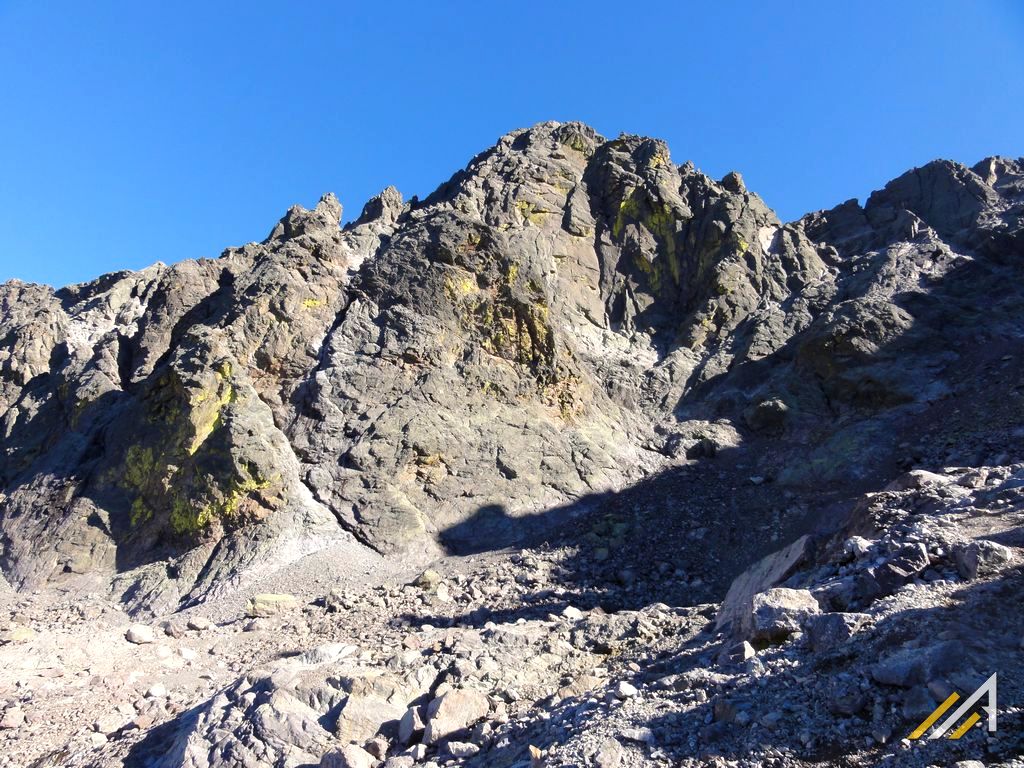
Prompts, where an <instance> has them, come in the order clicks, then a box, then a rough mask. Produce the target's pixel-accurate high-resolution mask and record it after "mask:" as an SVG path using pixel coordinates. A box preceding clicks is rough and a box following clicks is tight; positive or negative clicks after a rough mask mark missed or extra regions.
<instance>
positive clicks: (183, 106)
mask: <svg viewBox="0 0 1024 768" xmlns="http://www.w3.org/2000/svg"><path fill="white" fill-rule="evenodd" d="M1022 9H1024V4H1021V3H1018V2H1014V0H1007V1H1006V2H996V1H993V2H981V1H978V2H943V1H941V0H929V1H928V2H893V1H892V0H888V1H887V2H858V3H845V2H843V3H840V2H821V0H814V1H813V2H778V3H768V2H756V3H755V2H728V1H723V2H714V3H712V2H701V3H684V2H678V1H677V2H664V3H662V2H643V3H622V2H616V3H605V2H599V1H597V0H592V1H590V2H561V3H557V2H554V3H553V2H532V1H531V0H517V1H516V2H514V3H481V2H444V3H426V2H422V1H421V2H416V3H406V2H370V3H367V2H359V3H340V2H339V3H332V2H321V3H269V2H259V1H256V0H249V1H247V2H238V3H231V2H220V1H218V2H210V0H205V1H204V2H191V0H180V1H178V2H169V3H152V2H137V3H130V2H118V3H113V2H104V1H103V0H96V1H95V2H88V3H83V2H38V0H0V99H2V100H0V104H2V112H0V115H2V118H0V280H4V279H7V278H10V277H18V278H21V279H24V280H33V281H40V282H48V283H51V284H65V283H69V282H75V281H81V280H85V279H88V278H90V277H92V276H95V275H97V274H99V273H102V272H107V271H111V270H115V269H122V268H138V267H142V266H144V265H146V264H149V263H151V262H154V261H157V260H160V261H165V262H171V261H176V260H179V259H183V258H191V257H199V256H216V255H218V254H219V253H220V251H221V250H222V249H223V248H224V247H226V246H228V245H235V244H241V243H244V242H248V241H250V240H260V239H262V238H263V237H265V236H266V234H267V232H269V230H270V229H271V227H272V225H273V223H274V222H275V221H276V220H277V219H278V218H279V217H280V216H281V214H282V213H283V212H284V211H285V209H287V207H288V206H289V205H291V204H293V203H301V204H303V205H306V206H309V205H312V204H313V203H315V202H316V200H317V198H318V197H319V196H320V195H321V194H322V193H323V192H326V191H328V190H330V191H334V192H336V193H337V194H338V196H339V197H340V198H341V200H342V203H343V204H344V205H345V208H346V213H345V215H346V218H351V217H355V216H357V215H358V214H359V211H360V209H361V208H362V205H363V203H364V202H365V200H366V199H367V198H368V197H370V196H371V195H373V194H375V193H376V192H378V191H379V190H380V189H382V188H383V187H385V186H387V185H388V184H394V185H395V186H397V187H398V188H399V189H400V190H401V191H402V193H403V194H404V195H405V196H406V197H408V196H410V195H412V194H419V195H424V194H426V193H428V192H430V191H431V190H432V189H433V188H434V187H436V186H437V185H438V184H440V183H441V182H442V181H444V180H445V179H447V178H448V177H449V176H450V175H451V174H452V173H453V172H454V171H456V170H457V169H459V168H461V167H462V166H464V165H465V163H466V162H467V161H468V160H469V159H470V158H471V157H472V156H473V155H474V154H476V153H477V152H479V151H481V150H483V149H485V148H486V147H488V146H490V145H491V144H492V143H493V142H494V140H495V139H497V138H498V137H499V136H500V135H501V134H503V133H505V132H507V131H509V130H511V129H513V128H517V127H523V126H528V125H531V124H533V123H535V122H539V121H541V120H549V119H555V120H573V119H578V120H583V121H586V122H588V123H590V124H592V125H593V126H595V127H596V128H597V129H598V130H599V131H600V132H602V133H604V134H605V135H606V136H616V135H618V134H619V133H620V132H623V131H626V132H630V133H641V134H648V135H653V136H658V137H661V138H664V139H666V140H667V141H668V142H669V145H670V146H671V148H672V152H673V158H674V159H675V161H676V162H680V163H681V162H683V161H684V160H688V159H689V160H693V161H694V162H695V163H696V164H697V166H698V167H700V168H702V169H703V170H704V171H706V172H707V173H709V174H711V175H712V176H715V177H720V176H722V175H724V174H725V173H726V172H728V171H729V170H732V169H736V170H739V171H740V172H742V173H743V174H744V176H745V178H746V180H747V184H748V186H749V187H750V188H751V189H753V190H755V191H757V192H758V193H760V194H761V195H762V196H763V197H764V198H765V199H766V200H767V202H768V204H769V205H771V206H773V207H774V208H775V209H776V210H777V211H778V212H779V214H780V215H781V216H782V217H783V218H784V219H792V218H796V217H798V216H799V215H801V214H802V213H804V212H806V211H808V210H814V209H818V208H825V207H829V206H831V205H834V204H836V203H839V202H842V201H843V200H845V199H848V198H850V197H860V198H864V197H865V196H866V195H867V193H869V192H870V191H871V190H872V189H874V188H877V187H878V186H880V185H881V184H883V183H884V182H885V181H886V180H888V179H889V178H891V177H893V176H895V175H897V174H899V173H901V172H902V171H903V170H905V169H907V168H909V167H912V166H914V165H919V164H921V163H924V162H926V161H928V160H929V159H932V158H935V157H940V156H941V157H949V158H952V159H956V160H961V161H963V162H967V163H974V162H975V161H977V160H979V159H980V158H982V157H983V156H986V155H989V154H1005V155H1013V156H1020V155H1024V10H1022Z"/></svg>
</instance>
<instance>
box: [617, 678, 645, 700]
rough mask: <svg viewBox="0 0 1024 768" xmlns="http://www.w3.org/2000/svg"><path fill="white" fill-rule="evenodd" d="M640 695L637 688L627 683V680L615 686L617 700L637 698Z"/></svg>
mask: <svg viewBox="0 0 1024 768" xmlns="http://www.w3.org/2000/svg"><path fill="white" fill-rule="evenodd" d="M638 693H639V691H638V690H637V689H636V687H635V686H633V685H631V684H629V683H627V682H626V681H625V680H622V681H620V682H619V684H618V685H616V686H615V698H617V699H629V698H632V697H633V696H636V695H637V694H638Z"/></svg>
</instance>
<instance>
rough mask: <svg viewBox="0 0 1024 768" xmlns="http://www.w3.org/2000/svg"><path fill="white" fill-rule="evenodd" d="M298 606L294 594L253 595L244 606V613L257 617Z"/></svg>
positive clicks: (275, 613)
mask: <svg viewBox="0 0 1024 768" xmlns="http://www.w3.org/2000/svg"><path fill="white" fill-rule="evenodd" d="M298 606H299V602H298V600H296V599H295V595H275V594H265V595H253V596H252V597H250V598H249V601H248V603H246V606H245V615H246V616H249V617H250V618H254V619H259V618H267V617H269V616H276V615H277V614H279V613H284V612H285V611H292V610H295V609H296V608H297V607H298Z"/></svg>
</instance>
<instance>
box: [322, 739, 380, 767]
mask: <svg viewBox="0 0 1024 768" xmlns="http://www.w3.org/2000/svg"><path fill="white" fill-rule="evenodd" d="M376 762H377V761H376V759H375V758H374V757H373V755H371V754H370V753H369V752H367V751H366V750H365V749H363V748H362V747H358V746H356V745H355V744H347V745H345V746H343V747H335V748H334V749H332V750H330V751H329V752H325V753H324V755H323V756H322V757H321V758H320V768H373V766H374V765H375V764H376Z"/></svg>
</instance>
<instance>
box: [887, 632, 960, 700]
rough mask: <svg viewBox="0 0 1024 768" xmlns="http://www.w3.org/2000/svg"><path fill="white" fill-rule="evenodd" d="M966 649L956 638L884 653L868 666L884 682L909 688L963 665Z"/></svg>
mask: <svg viewBox="0 0 1024 768" xmlns="http://www.w3.org/2000/svg"><path fill="white" fill-rule="evenodd" d="M965 655H966V650H965V649H964V646H963V644H962V643H960V642H959V641H957V640H946V641H943V642H940V643H936V644H934V645H930V646H927V647H924V648H906V649H904V650H901V651H897V652H895V653H893V654H890V655H889V656H886V657H885V658H883V659H882V660H881V661H879V662H878V663H876V664H875V665H874V666H873V667H871V676H872V677H873V678H874V679H875V681H876V682H879V683H883V684H884V685H895V686H899V687H901V688H910V687H912V686H914V685H920V684H926V683H928V681H930V680H932V679H933V678H936V677H939V676H941V675H944V674H947V673H949V672H952V671H953V670H956V669H958V668H960V667H962V666H963V664H964V660H965Z"/></svg>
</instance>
